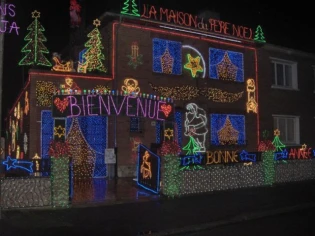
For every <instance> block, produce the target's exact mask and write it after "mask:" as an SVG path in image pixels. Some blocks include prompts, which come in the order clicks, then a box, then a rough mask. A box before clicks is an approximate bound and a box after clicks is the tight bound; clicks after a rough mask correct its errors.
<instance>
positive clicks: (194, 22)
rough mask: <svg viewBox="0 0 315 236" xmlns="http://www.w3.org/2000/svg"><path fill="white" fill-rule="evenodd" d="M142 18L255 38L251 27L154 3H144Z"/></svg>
mask: <svg viewBox="0 0 315 236" xmlns="http://www.w3.org/2000/svg"><path fill="white" fill-rule="evenodd" d="M141 18H143V19H150V20H155V21H164V22H167V23H172V24H175V25H179V26H184V27H190V28H194V29H198V30H203V31H207V32H212V33H218V34H223V35H226V36H233V37H238V38H241V39H249V40H252V39H253V30H252V29H251V28H248V27H245V26H240V25H235V24H232V23H229V22H225V21H221V20H217V19H212V18H209V19H206V18H200V17H198V16H196V15H192V14H189V13H186V12H181V11H176V10H171V9H167V8H162V7H159V8H158V7H155V6H153V5H147V4H143V9H142V15H141Z"/></svg>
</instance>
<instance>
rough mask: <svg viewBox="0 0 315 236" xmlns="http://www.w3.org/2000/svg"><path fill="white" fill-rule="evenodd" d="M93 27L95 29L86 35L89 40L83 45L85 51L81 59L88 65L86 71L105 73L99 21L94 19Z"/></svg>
mask: <svg viewBox="0 0 315 236" xmlns="http://www.w3.org/2000/svg"><path fill="white" fill-rule="evenodd" d="M93 25H95V28H94V29H93V30H92V31H91V32H90V33H89V34H88V35H87V36H88V38H90V39H89V40H88V41H87V42H86V43H85V45H84V46H85V47H86V48H87V50H86V52H85V53H84V54H83V57H84V58H85V59H86V63H88V65H87V70H88V71H100V72H106V71H107V70H106V68H105V66H104V63H103V62H102V61H103V60H105V56H104V53H103V52H102V50H103V49H104V47H103V45H102V36H101V33H100V31H99V30H98V27H99V26H100V25H101V21H100V20H98V19H96V20H94V21H93Z"/></svg>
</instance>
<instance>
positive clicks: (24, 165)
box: [2, 156, 33, 172]
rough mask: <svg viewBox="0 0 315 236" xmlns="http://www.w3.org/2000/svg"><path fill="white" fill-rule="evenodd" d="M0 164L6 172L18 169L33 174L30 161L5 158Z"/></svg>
mask: <svg viewBox="0 0 315 236" xmlns="http://www.w3.org/2000/svg"><path fill="white" fill-rule="evenodd" d="M2 164H3V165H5V166H6V170H10V169H17V168H19V169H23V170H26V171H28V172H33V168H32V167H33V163H32V162H31V161H18V160H17V159H14V158H11V157H10V156H7V159H6V160H5V161H3V163H2Z"/></svg>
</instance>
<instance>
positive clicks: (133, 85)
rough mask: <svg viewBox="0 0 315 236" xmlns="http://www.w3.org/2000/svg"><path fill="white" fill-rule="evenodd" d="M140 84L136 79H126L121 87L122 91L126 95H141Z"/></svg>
mask: <svg viewBox="0 0 315 236" xmlns="http://www.w3.org/2000/svg"><path fill="white" fill-rule="evenodd" d="M138 85H139V82H138V80H136V79H132V78H126V79H125V80H124V84H123V86H121V90H122V91H123V92H124V93H126V94H131V93H135V94H137V93H140V87H138Z"/></svg>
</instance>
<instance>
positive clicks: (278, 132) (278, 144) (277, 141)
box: [272, 129, 285, 152]
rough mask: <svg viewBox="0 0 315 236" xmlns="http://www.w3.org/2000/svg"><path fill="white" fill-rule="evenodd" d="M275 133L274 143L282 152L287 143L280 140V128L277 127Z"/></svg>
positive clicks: (278, 150)
mask: <svg viewBox="0 0 315 236" xmlns="http://www.w3.org/2000/svg"><path fill="white" fill-rule="evenodd" d="M274 135H275V137H274V139H273V141H272V144H273V145H274V146H275V148H276V152H282V148H284V147H285V145H284V144H283V143H282V142H281V141H280V138H279V136H280V130H278V129H276V130H275V131H274Z"/></svg>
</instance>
